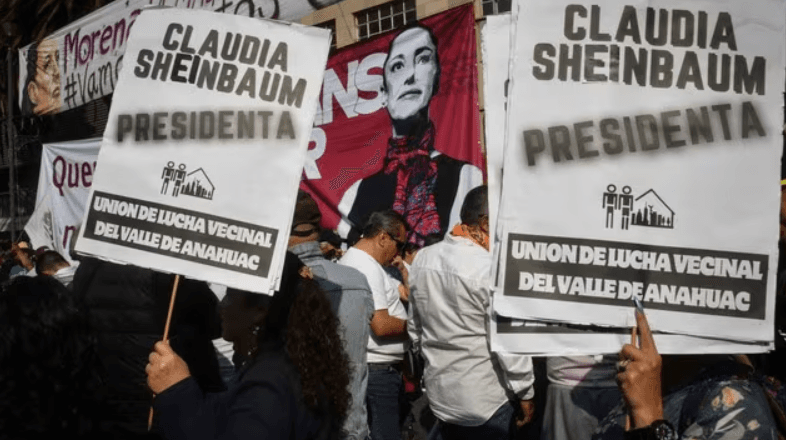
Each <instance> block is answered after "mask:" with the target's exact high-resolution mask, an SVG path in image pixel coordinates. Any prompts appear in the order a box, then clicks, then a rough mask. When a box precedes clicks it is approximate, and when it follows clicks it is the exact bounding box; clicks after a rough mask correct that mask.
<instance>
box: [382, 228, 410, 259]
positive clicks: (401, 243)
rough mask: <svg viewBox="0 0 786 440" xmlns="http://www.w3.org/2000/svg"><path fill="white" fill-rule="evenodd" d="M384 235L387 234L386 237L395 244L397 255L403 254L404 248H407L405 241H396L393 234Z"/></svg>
mask: <svg viewBox="0 0 786 440" xmlns="http://www.w3.org/2000/svg"><path fill="white" fill-rule="evenodd" d="M386 233H387V234H388V237H390V239H391V240H393V241H395V242H396V250H397V251H398V253H399V254H400V253H402V252H404V248H405V247H406V246H407V242H406V241H398V240H397V239H396V237H394V236H393V234H391V233H390V232H386Z"/></svg>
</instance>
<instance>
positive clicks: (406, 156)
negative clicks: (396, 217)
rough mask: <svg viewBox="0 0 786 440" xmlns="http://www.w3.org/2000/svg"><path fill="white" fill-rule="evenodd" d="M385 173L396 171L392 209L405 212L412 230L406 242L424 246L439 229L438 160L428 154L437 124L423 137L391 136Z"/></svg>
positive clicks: (432, 145) (401, 212)
mask: <svg viewBox="0 0 786 440" xmlns="http://www.w3.org/2000/svg"><path fill="white" fill-rule="evenodd" d="M388 144H389V146H390V147H389V148H388V153H387V157H386V158H385V174H392V173H396V194H395V198H394V201H393V207H392V208H393V210H394V211H396V212H398V213H399V214H401V215H403V216H404V218H405V219H406V220H407V224H408V225H409V228H410V231H409V234H408V236H407V241H409V242H410V243H415V244H417V245H418V246H423V244H424V242H425V238H426V236H427V235H429V234H438V233H439V232H440V226H439V224H440V223H439V214H438V213H437V202H436V201H435V198H434V189H435V187H436V184H437V163H436V162H435V161H433V160H431V157H430V156H429V155H430V153H431V151H432V150H433V148H434V125H433V124H431V123H429V126H428V128H427V129H426V132H425V133H424V134H423V136H422V137H400V138H391V139H390V140H389V141H388Z"/></svg>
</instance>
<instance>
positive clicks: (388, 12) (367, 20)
mask: <svg viewBox="0 0 786 440" xmlns="http://www.w3.org/2000/svg"><path fill="white" fill-rule="evenodd" d="M507 1H510V0H507ZM417 19H418V18H417V12H416V10H415V0H396V1H393V2H390V3H385V4H383V5H379V6H375V7H373V8H369V9H364V10H362V11H360V12H358V13H356V14H355V22H356V23H357V27H358V39H359V40H367V39H369V38H371V37H373V36H375V35H379V34H383V33H385V32H387V31H391V30H393V29H398V28H400V27H402V26H404V25H407V24H409V23H413V22H415V21H417Z"/></svg>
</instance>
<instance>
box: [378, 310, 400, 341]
mask: <svg viewBox="0 0 786 440" xmlns="http://www.w3.org/2000/svg"><path fill="white" fill-rule="evenodd" d="M371 331H372V332H374V335H376V336H377V337H378V338H396V339H406V337H407V335H406V331H407V321H406V320H403V319H399V318H396V317H395V316H390V313H389V312H388V310H387V309H380V310H376V311H374V316H373V317H372V318H371ZM402 336H403V338H402Z"/></svg>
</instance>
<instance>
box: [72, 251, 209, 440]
mask: <svg viewBox="0 0 786 440" xmlns="http://www.w3.org/2000/svg"><path fill="white" fill-rule="evenodd" d="M175 278H176V276H175V275H172V274H165V273H161V272H157V271H153V270H149V269H144V268H140V267H137V266H133V265H124V264H116V263H112V262H108V261H103V260H98V259H95V258H87V257H85V258H83V259H82V262H81V264H80V265H79V268H78V269H77V271H76V274H75V275H74V281H73V292H74V294H75V295H77V296H78V297H79V298H80V299H82V300H83V301H84V303H85V305H86V306H87V316H88V319H89V321H90V324H91V325H92V327H93V328H94V329H95V332H96V336H97V338H98V345H97V350H98V355H99V357H100V358H101V361H102V363H103V365H104V368H105V369H106V372H107V374H106V383H107V401H106V405H105V407H106V408H105V409H106V411H107V414H106V416H105V417H103V419H102V420H101V430H102V432H103V433H104V434H105V436H104V438H111V439H120V440H126V439H129V440H130V439H150V438H157V437H155V436H153V435H152V434H151V433H150V432H148V415H149V412H150V405H151V403H152V395H151V392H150V390H149V389H148V388H147V386H146V385H145V364H146V362H147V356H148V354H149V352H150V349H151V347H153V345H154V344H155V343H156V341H158V340H160V339H161V336H162V335H163V334H164V331H165V327H166V321H167V312H168V308H169V304H170V299H171V297H172V294H173V285H174V281H175ZM170 327H171V331H170V332H169V335H170V336H169V338H170V342H171V346H172V347H173V348H174V349H175V350H176V351H177V352H178V353H179V354H180V356H182V357H183V358H184V359H186V362H187V363H188V365H189V367H190V368H191V371H192V374H193V375H194V376H195V377H196V378H197V380H198V381H199V384H200V386H201V387H202V388H203V389H205V390H206V391H220V390H221V389H223V387H224V385H223V382H222V380H221V377H220V375H219V372H218V360H217V358H216V354H215V348H214V347H213V344H212V340H213V339H215V338H218V337H219V336H220V334H221V321H220V318H219V316H218V299H217V298H216V296H215V294H213V292H212V291H211V290H210V287H208V285H207V283H204V282H201V281H196V280H191V279H186V278H182V279H180V283H179V288H178V289H177V296H176V301H175V303H174V309H173V313H172V321H171V325H170Z"/></svg>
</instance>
